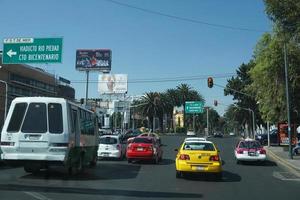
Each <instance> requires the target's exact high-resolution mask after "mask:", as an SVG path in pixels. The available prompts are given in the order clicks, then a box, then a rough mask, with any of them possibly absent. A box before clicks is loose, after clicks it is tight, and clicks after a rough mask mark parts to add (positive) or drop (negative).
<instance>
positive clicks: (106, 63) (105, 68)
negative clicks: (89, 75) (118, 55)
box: [76, 49, 111, 72]
mask: <svg viewBox="0 0 300 200" xmlns="http://www.w3.org/2000/svg"><path fill="white" fill-rule="evenodd" d="M76 70H79V71H92V70H94V71H101V72H110V70H111V50H110V49H79V50H77V51H76Z"/></svg>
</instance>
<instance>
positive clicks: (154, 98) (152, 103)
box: [140, 92, 163, 130]
mask: <svg viewBox="0 0 300 200" xmlns="http://www.w3.org/2000/svg"><path fill="white" fill-rule="evenodd" d="M140 101H141V103H142V104H143V105H141V106H140V109H141V111H142V114H143V115H144V116H147V117H148V119H149V120H150V121H151V120H152V129H153V130H154V128H155V121H154V120H155V117H157V115H158V114H159V113H161V111H162V110H163V102H162V101H161V94H160V93H158V92H149V93H146V94H145V95H144V96H143V97H142V98H141V100H140Z"/></svg>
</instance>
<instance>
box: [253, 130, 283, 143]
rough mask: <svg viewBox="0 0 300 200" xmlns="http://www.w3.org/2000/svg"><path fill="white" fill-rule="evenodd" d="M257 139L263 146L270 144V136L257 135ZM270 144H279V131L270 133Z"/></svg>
mask: <svg viewBox="0 0 300 200" xmlns="http://www.w3.org/2000/svg"><path fill="white" fill-rule="evenodd" d="M255 139H256V140H257V141H259V142H260V143H261V144H262V145H266V144H268V134H267V133H265V134H260V135H256V137H255ZM270 144H278V132H277V130H272V131H270Z"/></svg>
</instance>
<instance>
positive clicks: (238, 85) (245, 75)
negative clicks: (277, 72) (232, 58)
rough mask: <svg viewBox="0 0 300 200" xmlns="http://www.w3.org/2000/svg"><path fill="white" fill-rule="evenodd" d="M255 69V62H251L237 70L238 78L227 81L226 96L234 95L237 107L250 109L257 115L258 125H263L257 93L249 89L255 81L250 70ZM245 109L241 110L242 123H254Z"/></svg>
mask: <svg viewBox="0 0 300 200" xmlns="http://www.w3.org/2000/svg"><path fill="white" fill-rule="evenodd" d="M254 67H255V62H254V60H250V62H249V63H247V64H244V63H243V64H242V65H241V66H240V67H239V68H238V70H236V74H237V76H235V77H232V78H231V79H229V80H227V85H226V87H225V89H224V94H225V95H226V96H227V95H232V96H233V100H236V103H235V107H236V106H237V107H240V108H245V109H248V108H250V109H251V110H253V111H254V113H255V116H256V117H255V119H256V123H259V124H261V123H262V120H261V116H260V112H259V109H258V105H257V100H256V99H255V91H252V90H249V89H248V87H249V85H251V83H252V82H253V80H252V79H251V77H250V74H249V72H250V70H251V69H253V68H254ZM245 109H240V111H239V113H240V117H241V118H240V120H239V121H240V122H243V123H248V124H250V123H252V120H251V118H249V117H248V115H249V111H247V110H245Z"/></svg>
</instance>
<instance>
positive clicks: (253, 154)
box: [248, 152, 256, 156]
mask: <svg viewBox="0 0 300 200" xmlns="http://www.w3.org/2000/svg"><path fill="white" fill-rule="evenodd" d="M248 155H249V156H256V153H255V152H249V153H248Z"/></svg>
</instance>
